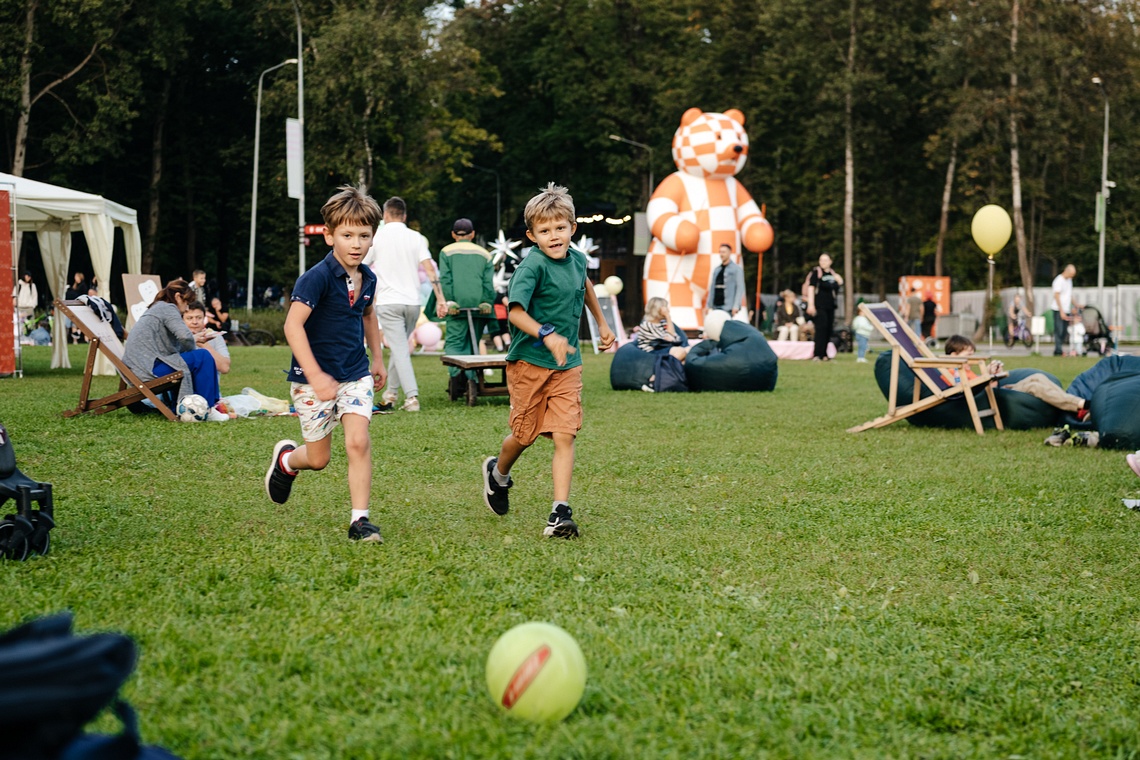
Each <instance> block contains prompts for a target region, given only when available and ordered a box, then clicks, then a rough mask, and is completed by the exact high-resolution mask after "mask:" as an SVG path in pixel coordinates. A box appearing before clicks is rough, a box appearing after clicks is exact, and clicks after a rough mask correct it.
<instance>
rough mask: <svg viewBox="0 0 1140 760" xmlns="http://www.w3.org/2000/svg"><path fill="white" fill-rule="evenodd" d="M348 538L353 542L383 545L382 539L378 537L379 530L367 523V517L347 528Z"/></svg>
mask: <svg viewBox="0 0 1140 760" xmlns="http://www.w3.org/2000/svg"><path fill="white" fill-rule="evenodd" d="M348 537H349V538H351V539H352V540H353V541H371V542H372V543H376V544H382V543H384V539H382V538H381V537H380V529H379V528H377V527H376V526H375V525H373V524H372V523H370V522H368V518H367V517H361V518H360V519H359V520H357V521H356V522H354V523H353V524H352V525H349V526H348Z"/></svg>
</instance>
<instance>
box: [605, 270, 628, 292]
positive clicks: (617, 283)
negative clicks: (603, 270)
mask: <svg viewBox="0 0 1140 760" xmlns="http://www.w3.org/2000/svg"><path fill="white" fill-rule="evenodd" d="M605 285H606V291H607V292H608V293H609V294H610V295H611V296H616V295H617V294H618V293H620V292H621V290H622V288H624V287H625V283H623V282H622V281H621V278H620V277H618V276H617V275H616V274H611V275H610V276H609V277H607V278H606V282H605Z"/></svg>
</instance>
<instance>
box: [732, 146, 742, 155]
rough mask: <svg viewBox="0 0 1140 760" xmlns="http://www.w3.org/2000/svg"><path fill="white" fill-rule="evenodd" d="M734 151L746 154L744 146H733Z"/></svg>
mask: <svg viewBox="0 0 1140 760" xmlns="http://www.w3.org/2000/svg"><path fill="white" fill-rule="evenodd" d="M732 150H733V152H735V153H743V152H744V146H743V145H733V146H732Z"/></svg>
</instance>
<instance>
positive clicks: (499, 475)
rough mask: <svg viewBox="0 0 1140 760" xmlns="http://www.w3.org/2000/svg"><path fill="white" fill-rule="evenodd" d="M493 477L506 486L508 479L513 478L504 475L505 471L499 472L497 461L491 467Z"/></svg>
mask: <svg viewBox="0 0 1140 760" xmlns="http://www.w3.org/2000/svg"><path fill="white" fill-rule="evenodd" d="M491 477H493V478H494V479H495V482H496V483H498V484H499V485H501V486H505V485H506V484H507V481H509V480H510V479H511V476H510V475H504V474H503V473H501V472H499V465H498V464H497V463H496V464H495V466H494V467H493V468H491Z"/></svg>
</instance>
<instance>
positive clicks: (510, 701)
mask: <svg viewBox="0 0 1140 760" xmlns="http://www.w3.org/2000/svg"><path fill="white" fill-rule="evenodd" d="M487 689H488V690H489V691H490V692H491V699H493V700H494V701H495V704H497V705H499V707H501V708H502V709H504V710H506V711H507V713H508V714H510V715H515V716H517V717H519V718H522V719H524V720H529V721H533V722H535V723H546V722H550V723H554V722H557V721H560V720H562V719H563V718H565V717H566V716H567V715H569V714H570V713H571V712H573V710H574V708H575V707H577V706H578V701H579V700H580V699H582V692H583V691H585V689H586V659H585V658H584V657H583V656H582V650H581V649H580V648H579V647H578V642H577V641H575V640H574V637H573V636H571V635H570V634H568V633H566V631H564V630H562V629H561V628H559V627H558V626H556V625H551V624H550V623H523V624H522V625H517V626H515V627H514V628H512V629H511V630H509V631H507V632H506V633H504V634H503V635H502V636H500V637H499V640H498V641H496V642H495V646H493V647H491V653H490V654H489V655H487Z"/></svg>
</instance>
